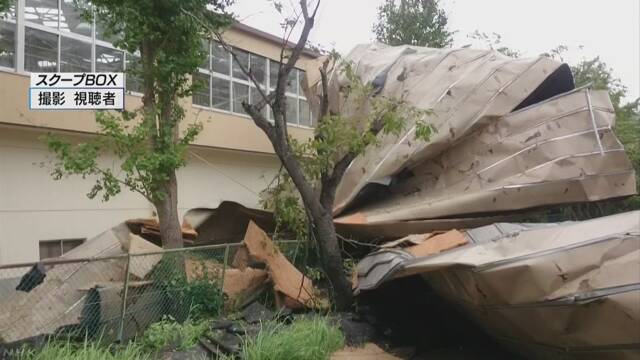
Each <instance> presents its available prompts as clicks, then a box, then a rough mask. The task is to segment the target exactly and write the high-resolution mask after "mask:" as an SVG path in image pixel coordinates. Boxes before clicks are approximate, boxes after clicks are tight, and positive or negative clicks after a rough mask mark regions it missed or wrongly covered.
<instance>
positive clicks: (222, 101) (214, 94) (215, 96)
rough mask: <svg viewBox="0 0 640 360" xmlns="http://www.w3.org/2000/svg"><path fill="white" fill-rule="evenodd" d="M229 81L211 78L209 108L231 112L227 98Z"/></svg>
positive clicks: (228, 95)
mask: <svg viewBox="0 0 640 360" xmlns="http://www.w3.org/2000/svg"><path fill="white" fill-rule="evenodd" d="M230 96H231V94H229V80H225V79H220V78H217V77H215V76H214V77H212V78H211V101H212V104H211V106H212V107H214V108H216V109H221V110H231V109H230V101H229V97H230Z"/></svg>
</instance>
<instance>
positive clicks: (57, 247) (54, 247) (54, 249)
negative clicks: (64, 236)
mask: <svg viewBox="0 0 640 360" xmlns="http://www.w3.org/2000/svg"><path fill="white" fill-rule="evenodd" d="M38 245H39V248H40V260H43V259H51V258H56V257H58V256H60V255H62V244H61V243H60V241H59V240H56V241H40V243H39V244H38Z"/></svg>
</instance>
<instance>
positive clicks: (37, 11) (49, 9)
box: [24, 0, 59, 29]
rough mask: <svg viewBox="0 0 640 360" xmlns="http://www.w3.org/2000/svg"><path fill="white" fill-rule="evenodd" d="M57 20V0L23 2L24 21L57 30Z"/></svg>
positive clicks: (28, 0)
mask: <svg viewBox="0 0 640 360" xmlns="http://www.w3.org/2000/svg"><path fill="white" fill-rule="evenodd" d="M58 18H59V12H58V0H25V5H24V20H25V21H28V22H31V23H34V24H38V25H43V26H47V27H50V28H53V29H57V28H58Z"/></svg>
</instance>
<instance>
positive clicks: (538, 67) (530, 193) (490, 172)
mask: <svg viewBox="0 0 640 360" xmlns="http://www.w3.org/2000/svg"><path fill="white" fill-rule="evenodd" d="M346 61H349V62H351V63H352V64H353V69H354V71H355V72H356V75H358V76H359V77H360V78H361V79H362V80H363V81H364V82H370V83H371V84H372V86H373V87H374V90H375V94H376V95H375V96H385V97H390V98H396V99H403V100H404V101H405V102H406V103H407V104H409V105H412V106H415V107H416V108H418V109H421V110H430V113H431V115H428V117H427V118H426V119H413V118H411V119H406V123H405V128H404V130H403V132H402V133H401V134H400V135H399V136H396V135H394V134H384V133H381V134H379V135H378V142H379V145H378V146H371V147H370V148H368V149H367V151H366V152H365V153H363V154H362V155H360V156H358V157H357V158H356V159H355V160H354V161H353V162H352V163H351V164H350V166H349V168H348V169H347V171H346V173H345V175H344V178H343V179H342V181H341V182H340V185H339V187H338V190H337V193H336V208H335V214H336V219H335V221H336V226H337V228H338V230H339V231H340V232H341V233H342V234H343V235H349V236H351V237H357V238H360V239H364V240H367V241H379V240H385V239H397V238H398V237H402V236H404V235H408V234H416V233H427V232H432V231H448V230H451V229H464V228H471V227H478V226H482V225H487V224H492V223H495V222H505V221H511V219H509V218H511V217H513V215H514V211H515V210H525V209H533V208H536V207H540V206H549V205H557V204H567V203H579V202H588V201H597V200H603V199H611V198H616V197H623V196H629V195H632V194H634V193H635V192H636V186H635V173H634V170H633V167H632V165H631V163H630V162H629V159H628V158H627V156H626V154H625V151H624V148H623V146H622V144H621V143H620V141H618V139H617V138H616V136H615V134H614V132H613V127H614V126H615V112H614V109H613V106H612V104H611V101H610V99H609V95H608V93H607V92H606V91H596V90H591V89H590V88H588V87H587V88H579V89H574V83H573V76H572V74H571V70H570V68H569V67H568V66H567V65H566V64H563V63H560V62H558V61H555V60H553V59H550V58H547V57H544V56H541V57H537V58H528V59H523V58H521V59H513V58H510V57H506V56H503V55H501V54H499V53H497V52H495V51H491V50H476V49H470V48H461V49H430V48H422V47H415V46H397V47H391V46H387V45H384V44H371V45H360V46H357V47H356V48H354V49H353V50H352V51H351V53H349V55H348V56H347V57H346ZM333 71H334V73H333V74H329V75H330V79H332V80H331V81H330V83H329V88H328V92H329V99H330V107H331V111H332V112H334V113H340V114H342V115H343V116H344V117H345V118H347V119H350V118H352V119H354V121H357V119H359V118H362V116H360V112H364V111H369V110H368V107H367V106H359V105H358V106H356V104H352V103H349V101H340V91H339V90H340V89H341V88H345V87H348V86H349V79H348V77H347V76H345V75H343V74H342V73H341V72H340V69H339V66H336V68H335V69H334V70H333ZM317 78H319V77H318V76H315V75H313V74H310V75H309V81H310V84H311V87H310V89H309V90H308V91H309V92H310V95H313V94H316V93H319V92H321V91H322V86H320V84H319V82H318V80H317ZM308 98H309V99H311V100H314V101H316V102H317V98H319V97H318V96H308ZM312 105H313V106H316V107H318V106H319V103H315V104H312ZM418 121H424V122H425V123H428V124H430V125H432V126H433V128H434V132H433V134H432V135H431V138H430V140H429V141H422V140H418V139H416V136H415V132H416V128H417V125H416V124H417V122H418Z"/></svg>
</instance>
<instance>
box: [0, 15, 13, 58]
mask: <svg viewBox="0 0 640 360" xmlns="http://www.w3.org/2000/svg"><path fill="white" fill-rule="evenodd" d="M15 58H16V25H15V24H10V23H6V22H0V66H4V67H8V68H14V67H15V66H16V61H15Z"/></svg>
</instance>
